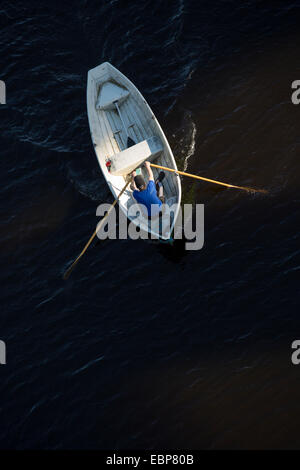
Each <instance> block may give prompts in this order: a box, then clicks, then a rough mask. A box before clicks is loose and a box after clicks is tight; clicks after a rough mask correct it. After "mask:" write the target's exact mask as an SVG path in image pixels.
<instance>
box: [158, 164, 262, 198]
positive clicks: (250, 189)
mask: <svg viewBox="0 0 300 470" xmlns="http://www.w3.org/2000/svg"><path fill="white" fill-rule="evenodd" d="M150 165H151V166H153V167H154V168H160V169H161V170H166V171H171V172H172V173H178V174H179V175H183V176H189V177H190V178H195V179H197V180H203V181H208V182H209V183H215V184H220V185H221V186H227V188H236V189H244V190H245V191H252V192H256V193H267V192H268V191H267V190H266V189H254V188H247V187H245V186H235V185H234V184H228V183H222V182H221V181H216V180H211V179H209V178H204V177H203V176H197V175H192V174H191V173H185V172H184V171H178V170H174V169H173V168H167V167H165V166H161V165H155V164H154V163H150Z"/></svg>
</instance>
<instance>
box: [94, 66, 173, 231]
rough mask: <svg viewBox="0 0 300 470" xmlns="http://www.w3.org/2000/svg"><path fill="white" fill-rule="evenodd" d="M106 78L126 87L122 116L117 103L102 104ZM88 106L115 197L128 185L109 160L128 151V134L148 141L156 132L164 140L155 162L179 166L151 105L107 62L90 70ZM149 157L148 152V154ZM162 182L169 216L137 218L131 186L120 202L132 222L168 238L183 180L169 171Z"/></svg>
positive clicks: (96, 145) (99, 154) (101, 162)
mask: <svg viewBox="0 0 300 470" xmlns="http://www.w3.org/2000/svg"><path fill="white" fill-rule="evenodd" d="M107 82H110V83H113V84H115V85H117V86H120V87H122V88H123V89H125V90H126V96H125V94H124V100H123V101H122V103H121V104H120V111H121V117H120V115H119V113H118V111H117V109H116V108H115V107H114V106H105V107H104V108H105V109H101V108H100V107H99V94H100V92H101V88H102V87H103V85H104V84H107ZM127 91H128V92H129V93H127ZM100 99H101V98H100ZM87 110H88V118H89V124H90V131H91V137H92V141H93V144H94V148H95V152H96V156H97V159H98V162H99V165H100V168H101V170H102V173H103V176H104V178H105V179H106V182H107V184H108V186H109V187H110V189H111V192H112V193H113V196H114V198H117V197H118V195H119V194H120V192H121V190H122V188H123V187H124V186H125V184H126V177H127V175H126V174H123V175H120V174H117V175H114V174H112V173H110V172H109V171H108V169H107V166H106V162H107V161H108V160H110V159H113V158H116V156H117V154H120V155H121V156H122V155H126V153H124V154H122V153H121V152H122V151H123V150H125V149H126V148H127V135H126V134H128V135H129V136H130V138H131V139H132V140H133V141H134V142H135V143H136V144H138V143H141V142H144V141H147V139H150V138H152V137H153V136H154V137H155V138H156V137H157V138H158V139H159V140H160V142H161V145H162V151H161V152H160V154H159V156H158V157H156V158H155V160H153V161H154V163H156V164H158V165H162V166H165V167H170V168H173V169H176V170H177V166H176V162H175V159H174V156H173V153H172V150H171V148H170V146H169V143H168V141H167V139H166V137H165V135H164V133H163V131H162V129H161V127H160V125H159V123H158V121H157V119H156V117H155V116H154V114H153V112H152V111H151V109H150V107H149V105H148V104H147V103H146V101H145V99H144V98H143V96H142V95H141V93H140V92H139V91H138V90H137V88H136V87H135V86H134V85H133V83H131V81H130V80H128V79H127V78H126V77H125V76H124V75H123V74H122V73H121V72H119V70H117V69H116V68H115V67H113V66H112V65H111V64H109V63H108V62H104V63H103V64H101V65H99V66H98V67H95V68H94V69H91V70H90V71H89V72H88V84H87ZM124 125H125V129H124ZM150 140H151V139H150ZM133 149H134V148H133ZM146 159H148V157H147V155H145V160H146ZM145 173H146V172H145V171H144V172H143V175H144V178H145V180H147V175H146V174H145ZM153 173H154V177H155V178H156V176H157V175H158V170H156V169H155V168H154V169H153ZM163 186H164V196H165V200H166V204H165V206H166V212H165V214H166V216H164V215H163V216H162V218H161V220H158V219H157V220H155V219H153V220H151V221H150V220H148V218H147V217H143V216H142V214H141V216H140V217H139V218H136V217H135V216H131V215H130V213H128V211H130V207H131V206H132V205H133V204H136V201H135V200H134V198H133V195H132V193H133V191H132V190H131V189H130V187H129V186H128V187H127V189H126V191H125V192H124V193H123V194H122V195H121V197H120V200H119V205H120V207H121V209H122V211H123V212H124V213H125V215H126V216H127V217H128V218H129V219H130V220H131V221H132V222H134V223H136V224H138V225H139V226H140V228H141V230H142V231H144V232H148V233H150V234H153V237H154V238H157V237H158V238H162V239H169V238H170V236H171V233H172V230H173V228H174V225H175V222H176V219H177V216H178V212H179V209H180V202H181V183H180V178H179V176H178V175H177V174H174V173H170V172H166V175H165V178H164V180H163ZM170 207H172V211H171V212H168V211H169V208H170Z"/></svg>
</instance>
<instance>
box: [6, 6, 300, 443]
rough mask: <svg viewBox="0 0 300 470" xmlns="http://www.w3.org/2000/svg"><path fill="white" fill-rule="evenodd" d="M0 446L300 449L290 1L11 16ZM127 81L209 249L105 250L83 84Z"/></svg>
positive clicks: (148, 246)
mask: <svg viewBox="0 0 300 470" xmlns="http://www.w3.org/2000/svg"><path fill="white" fill-rule="evenodd" d="M0 15H1V16H0V18H1V28H0V44H1V61H0V71H1V76H0V78H1V79H2V80H5V82H6V86H7V105H5V106H1V107H0V118H1V181H0V185H1V213H2V215H1V222H2V223H1V228H0V256H1V267H2V268H1V307H2V308H1V317H0V339H2V340H4V341H5V342H6V345H7V364H6V365H5V366H0V378H1V385H0V423H1V424H0V446H1V448H18V449H21V448H84V449H86V448H115V449H122V448H123V449H124V448H146V449H152V448H185V449H189V448H194V449H198V448H199V449H201V448H226V449H228V448H236V449H241V448H299V447H300V435H299V418H300V402H299V393H300V366H299V368H298V367H297V366H294V365H292V363H291V359H290V356H291V352H292V350H291V342H292V341H293V340H294V339H299V338H300V320H299V233H298V232H299V230H298V229H299V222H298V221H299V174H300V171H299V151H300V133H299V122H300V107H297V106H294V105H293V104H292V103H291V99H290V96H291V83H292V81H293V80H297V79H300V63H299V51H300V32H299V19H300V4H299V2H297V1H288V0H286V1H272V2H269V1H255V0H251V1H244V2H239V1H237V0H236V1H233V0H232V1H230V0H228V1H221V0H218V1H217V0H215V1H212V0H210V1H201V2H198V1H188V0H177V1H172V2H160V1H157V0H156V1H135V2H133V1H132V2H123V1H121V0H114V1H113V0H111V1H103V2H101V1H72V2H71V1H64V2H62V1H60V2H58V1H52V2H51V3H50V4H49V2H41V1H37V0H32V1H31V2H21V1H15V2H13V3H12V2H8V1H2V3H1V5H0ZM106 60H107V61H109V62H111V63H112V64H113V65H115V66H116V67H117V68H119V69H120V70H121V71H122V72H123V73H124V74H125V75H127V76H128V77H129V78H130V79H132V80H133V81H134V83H135V84H136V85H137V87H138V88H139V89H140V91H141V92H142V93H143V94H144V96H145V98H146V99H147V100H148V102H149V104H150V106H151V107H152V108H153V110H154V112H155V113H156V115H157V118H158V120H159V121H160V123H161V125H162V127H163V129H164V131H165V133H166V136H167V138H168V139H169V142H170V144H171V146H172V149H173V151H174V154H175V155H176V159H177V163H178V166H179V168H181V169H182V168H187V169H188V171H189V172H191V173H198V174H200V175H203V176H207V177H210V178H215V179H219V180H224V181H228V182H232V183H234V184H239V185H246V186H251V185H254V186H257V187H262V188H267V189H268V190H269V194H268V195H267V196H261V195H256V196H253V195H252V196H251V195H248V194H247V193H244V192H240V191H234V190H222V189H221V190H220V189H219V188H217V187H215V186H212V185H209V184H206V183H197V184H196V185H194V184H193V182H192V180H183V181H182V184H183V200H189V199H191V198H192V199H193V200H194V202H198V203H204V204H205V245H204V248H203V249H202V250H200V251H196V252H195V251H189V252H184V250H182V249H181V247H175V248H174V249H171V248H170V247H167V246H157V245H155V244H152V243H150V242H145V241H131V240H123V241H113V240H111V241H110V240H109V241H104V242H103V243H96V244H95V245H93V246H92V247H91V248H90V249H89V251H88V253H87V254H86V256H85V257H84V258H83V259H82V261H81V262H80V265H79V266H78V267H77V268H76V270H75V271H74V273H73V274H72V276H71V278H70V280H69V281H68V282H67V283H66V282H64V281H63V280H62V273H63V272H64V270H65V269H66V268H67V267H68V266H69V264H70V262H71V260H72V259H74V257H76V256H77V254H78V253H79V252H80V250H81V249H82V247H83V246H84V244H85V242H86V241H87V240H88V238H89V236H90V235H91V233H92V231H93V230H94V228H95V224H96V223H97V219H96V216H95V211H96V207H97V205H98V204H99V203H100V202H103V201H105V202H110V201H112V198H111V195H110V192H109V190H108V188H107V186H106V184H105V182H104V180H103V177H102V175H101V172H100V169H99V167H98V165H97V161H96V158H95V155H94V150H93V147H92V145H91V139H90V134H89V127H88V121H87V113H86V98H85V93H86V75H87V71H88V70H89V69H90V68H92V67H94V66H96V65H98V64H100V63H101V62H103V61H106Z"/></svg>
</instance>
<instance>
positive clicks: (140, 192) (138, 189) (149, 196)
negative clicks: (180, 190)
mask: <svg viewBox="0 0 300 470" xmlns="http://www.w3.org/2000/svg"><path fill="white" fill-rule="evenodd" d="M144 165H145V167H146V170H147V173H148V184H147V185H146V182H145V180H144V178H143V176H142V175H137V174H136V171H133V172H132V177H133V181H132V189H134V191H133V197H134V198H135V200H136V201H137V202H138V203H139V204H140V205H141V207H142V210H143V212H144V214H145V215H146V216H148V218H151V217H157V216H158V215H159V214H161V213H162V204H163V203H164V202H165V198H164V188H163V185H162V181H163V179H164V177H165V174H164V172H163V171H161V172H160V173H159V176H158V178H157V179H156V181H155V183H154V176H153V172H152V170H151V166H150V162H148V161H146V162H145V163H144Z"/></svg>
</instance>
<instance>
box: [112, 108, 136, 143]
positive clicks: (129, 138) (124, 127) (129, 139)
mask: <svg viewBox="0 0 300 470" xmlns="http://www.w3.org/2000/svg"><path fill="white" fill-rule="evenodd" d="M114 105H115V106H116V108H117V111H118V113H119V116H120V119H121V123H122V126H123V129H124V132H125V134H126V135H127V148H128V147H132V146H133V145H135V141H134V140H133V139H132V138H131V137H129V135H128V132H127V130H126V126H125V123H124V121H123V118H122V114H121V111H120V108H119V105H118V100H116V101H114Z"/></svg>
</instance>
